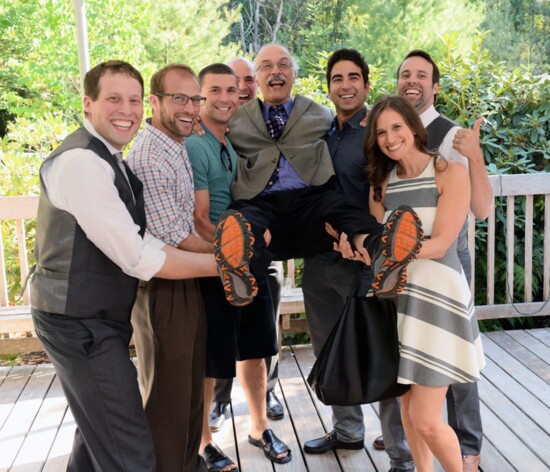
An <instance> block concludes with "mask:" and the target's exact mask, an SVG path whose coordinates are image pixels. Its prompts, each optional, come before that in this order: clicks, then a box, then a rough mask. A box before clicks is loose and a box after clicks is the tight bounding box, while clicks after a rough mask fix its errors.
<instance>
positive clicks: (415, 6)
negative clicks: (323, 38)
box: [347, 0, 482, 73]
mask: <svg viewBox="0 0 550 472" xmlns="http://www.w3.org/2000/svg"><path fill="white" fill-rule="evenodd" d="M480 10H481V9H480V7H479V6H477V4H476V3H471V2H457V1H456V0H425V1H420V2H419V1H414V0H395V1H389V2H388V1H386V0H364V1H358V2H355V5H354V6H353V7H350V8H349V10H348V13H347V16H348V25H349V26H348V28H349V29H348V31H349V37H348V42H347V45H348V46H349V47H356V48H358V49H359V50H361V51H362V52H363V53H364V54H365V57H366V58H367V60H368V62H369V64H375V65H377V66H381V67H383V68H384V69H385V70H386V71H389V72H390V73H395V72H394V71H395V70H396V69H397V66H398V65H399V63H400V61H401V59H402V58H403V57H405V55H406V54H407V52H409V51H410V50H412V49H424V50H426V51H430V53H433V54H437V52H438V51H439V48H440V47H441V38H442V37H450V38H453V40H454V44H455V45H456V48H457V50H458V51H461V52H466V51H469V50H470V49H471V47H472V43H473V42H474V41H475V35H473V34H472V33H473V32H474V31H475V29H476V28H477V27H478V25H479V23H480V21H481V18H482V16H481V11H480Z"/></svg>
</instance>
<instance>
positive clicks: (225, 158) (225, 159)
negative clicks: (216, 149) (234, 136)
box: [220, 144, 233, 172]
mask: <svg viewBox="0 0 550 472" xmlns="http://www.w3.org/2000/svg"><path fill="white" fill-rule="evenodd" d="M220 159H221V161H222V164H223V167H224V169H225V170H226V171H228V172H233V164H232V163H231V156H230V155H229V151H228V150H227V148H226V147H225V144H222V147H221V149H220Z"/></svg>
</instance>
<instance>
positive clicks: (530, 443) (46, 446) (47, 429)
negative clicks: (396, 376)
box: [0, 329, 550, 472]
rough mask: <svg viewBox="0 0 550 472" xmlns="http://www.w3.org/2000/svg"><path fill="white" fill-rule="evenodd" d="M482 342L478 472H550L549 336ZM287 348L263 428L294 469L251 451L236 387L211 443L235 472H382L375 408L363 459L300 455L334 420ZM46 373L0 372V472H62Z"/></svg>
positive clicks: (305, 361)
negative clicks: (272, 413)
mask: <svg viewBox="0 0 550 472" xmlns="http://www.w3.org/2000/svg"><path fill="white" fill-rule="evenodd" d="M531 338H532V339H531ZM483 343H484V347H485V351H486V356H487V367H486V368H485V369H484V370H483V373H482V375H483V377H482V380H481V382H480V398H481V414H482V420H483V427H484V433H485V437H484V443H483V450H482V455H481V468H482V470H483V472H533V471H535V472H538V471H550V448H548V445H549V444H550V404H549V403H550V398H549V395H548V394H549V392H550V385H549V384H548V382H547V381H545V380H544V378H546V377H545V375H547V374H548V372H549V371H550V364H548V359H547V358H543V357H542V356H541V355H543V356H544V355H546V352H547V351H546V350H547V349H550V330H548V329H537V330H528V331H517V332H512V333H491V334H489V335H485V334H484V335H483ZM292 349H294V352H295V354H293V353H292V352H291V351H290V350H289V349H285V350H284V351H283V354H282V360H281V364H280V380H279V384H278V386H277V395H278V396H279V398H280V399H281V400H282V401H283V402H284V404H285V410H286V414H285V418H284V419H283V420H281V421H273V422H270V424H271V427H272V428H273V430H274V431H275V433H276V434H277V435H278V436H279V437H280V438H281V439H283V440H284V441H285V442H286V443H287V444H288V445H289V446H290V447H291V448H292V452H293V460H292V461H291V462H290V463H289V464H286V465H281V466H279V465H276V466H274V465H272V464H271V462H270V461H268V460H267V459H266V458H265V457H264V456H263V453H262V451H260V450H259V449H257V448H254V447H253V446H251V445H249V444H248V441H247V436H248V433H249V428H250V420H249V417H248V408H247V406H246V401H245V399H244V393H243V391H242V389H241V387H240V386H239V385H238V383H237V382H236V383H235V387H234V390H233V402H232V408H233V410H232V415H231V417H230V419H229V420H228V421H226V423H225V425H224V426H223V428H222V430H221V431H220V432H218V433H215V434H214V441H215V442H216V443H218V444H219V445H220V447H222V449H223V450H224V451H225V452H226V453H228V454H229V455H230V456H231V457H232V458H234V459H237V460H238V463H239V466H240V470H241V472H359V471H361V472H363V471H365V472H366V471H376V472H386V471H387V470H388V469H389V461H388V458H387V455H386V453H385V452H383V451H375V450H374V449H373V448H372V446H371V444H372V440H373V439H374V438H375V437H376V436H377V435H378V434H379V432H380V424H379V419H378V408H377V405H376V404H373V405H364V406H363V412H364V417H365V420H364V421H365V426H366V434H365V445H366V447H365V449H364V450H360V451H338V452H337V453H333V452H330V453H327V454H320V455H309V454H304V452H303V451H302V447H303V444H304V442H305V441H307V440H310V439H313V438H316V437H321V436H322V435H323V434H325V432H326V431H327V430H330V429H332V418H331V410H330V408H329V407H327V406H325V405H323V404H321V403H320V402H319V401H318V400H317V399H316V398H315V396H314V395H312V393H311V391H310V389H309V387H308V386H306V381H305V377H307V374H308V373H309V371H310V369H311V366H312V364H313V362H314V357H313V352H312V350H311V348H310V347H295V348H292ZM508 351H510V352H508ZM535 358H536V359H539V360H541V361H544V364H545V365H547V368H546V369H547V370H544V364H541V363H540V362H538V361H537V362H536V363H533V362H531V361H532V360H533V359H535ZM536 359H535V360H536ZM533 365H535V366H536V367H537V368H538V369H539V372H538V373H535V372H534V371H532V370H531V368H532V367H533ZM540 369H542V371H540ZM33 371H34V375H33ZM48 372H50V373H49V374H48ZM51 372H52V367H51V365H45V366H38V367H36V368H35V367H34V366H24V367H13V368H11V367H9V368H3V369H0V382H2V378H3V379H4V380H3V382H2V383H0V425H3V426H0V428H2V429H0V439H1V441H0V470H1V471H4V470H10V472H31V471H32V472H34V471H35V470H36V471H37V472H38V471H39V470H42V472H61V471H63V470H65V469H66V464H67V461H68V458H69V454H70V450H71V447H72V441H73V436H74V430H75V424H74V419H73V417H72V415H71V413H70V411H69V410H68V409H66V410H64V409H65V408H66V406H65V403H64V402H65V400H64V397H62V393H61V390H60V388H59V384H58V381H57V379H56V380H55V381H54V382H53V383H51V384H50V385H49V384H48V381H47V380H46V378H47V376H48V375H50V377H51V375H52V374H51ZM539 374H543V375H539ZM48 385H49V387H48ZM63 411H66V412H65V414H64V416H63ZM16 418H18V419H21V420H22V421H16ZM61 418H63V419H62V420H61ZM61 421H62V423H61V426H60V427H59V426H58V425H59V423H60V422H61ZM15 423H17V424H15ZM57 428H59V429H58V430H57ZM6 434H8V437H6ZM25 436H26V438H25ZM8 443H9V446H6V445H7V444H8ZM6 452H7V455H6ZM46 456H47V458H46V459H45V457H46ZM44 461H45V463H44ZM7 463H9V465H7V466H6V465H5V464H7ZM12 464H13V465H12ZM41 464H44V466H43V468H42V469H40V467H41ZM437 470H441V469H440V468H439V469H437Z"/></svg>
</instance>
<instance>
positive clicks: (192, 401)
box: [128, 64, 213, 472]
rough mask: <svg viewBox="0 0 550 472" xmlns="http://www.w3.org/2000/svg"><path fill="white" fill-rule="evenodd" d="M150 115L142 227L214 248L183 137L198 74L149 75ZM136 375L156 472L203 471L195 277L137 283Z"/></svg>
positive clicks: (138, 158)
mask: <svg viewBox="0 0 550 472" xmlns="http://www.w3.org/2000/svg"><path fill="white" fill-rule="evenodd" d="M149 101H150V104H151V108H152V110H153V117H152V118H151V119H148V120H147V123H146V125H145V129H144V130H143V131H142V132H141V133H140V134H139V135H138V136H137V138H136V140H135V142H134V145H133V146H132V149H131V151H130V154H129V157H128V164H129V166H130V167H131V168H132V170H133V171H134V172H135V174H136V175H137V176H138V177H139V178H140V179H141V180H142V182H143V185H144V189H143V193H144V199H145V212H146V215H147V229H148V230H149V231H150V232H151V233H152V234H153V235H154V236H156V237H157V238H159V239H161V240H163V241H164V242H165V243H167V244H170V245H172V246H175V247H179V248H180V249H186V250H188V251H192V252H198V253H212V252H213V246H212V243H211V242H207V241H205V240H204V239H202V238H201V237H200V236H198V235H197V234H196V232H195V225H194V222H193V211H194V209H195V200H194V191H193V175H192V169H191V163H190V162H189V159H188V157H187V152H186V149H185V145H184V139H185V138H186V137H188V136H190V135H191V133H192V130H193V125H194V123H195V119H196V117H197V116H198V114H199V109H200V105H201V104H203V103H204V101H205V99H204V98H203V97H201V95H200V88H199V82H198V79H197V76H196V75H195V73H194V72H193V70H192V69H191V68H189V67H188V66H186V65H183V64H171V65H168V66H166V67H164V68H162V69H160V70H159V71H158V72H156V73H155V74H153V76H152V77H151V95H150V97H149ZM132 323H133V326H134V330H135V335H134V339H135V343H136V352H137V356H138V361H139V376H140V382H141V385H142V394H143V401H144V406H145V412H146V414H147V418H148V420H149V424H150V427H151V431H152V433H153V440H154V444H155V452H156V457H157V470H158V472H172V471H178V472H181V471H183V472H195V471H199V470H200V471H204V470H206V466H205V464H204V462H203V459H202V458H201V457H200V456H199V454H198V453H199V445H200V440H201V425H202V412H203V387H204V373H205V363H206V317H205V313H204V306H203V301H202V296H201V292H200V288H199V283H198V280H197V279H188V280H182V281H177V282H175V283H174V282H172V281H168V280H162V279H156V278H153V279H151V280H150V281H149V282H142V283H141V285H140V289H139V291H138V297H137V300H136V303H135V305H134V309H133V312H132Z"/></svg>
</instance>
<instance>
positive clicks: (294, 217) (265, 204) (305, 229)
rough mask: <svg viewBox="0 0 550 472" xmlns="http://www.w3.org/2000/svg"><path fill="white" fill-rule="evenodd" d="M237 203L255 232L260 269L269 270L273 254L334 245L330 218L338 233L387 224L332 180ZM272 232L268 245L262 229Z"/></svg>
mask: <svg viewBox="0 0 550 472" xmlns="http://www.w3.org/2000/svg"><path fill="white" fill-rule="evenodd" d="M232 207H233V208H235V209H237V210H239V211H240V212H241V213H242V214H243V215H244V217H245V218H246V219H247V220H248V221H249V222H250V224H251V226H252V231H253V233H254V237H255V239H256V240H255V243H254V257H253V258H252V261H251V266H252V271H253V272H254V274H255V275H258V276H261V275H264V274H265V273H266V271H267V268H268V266H269V263H270V262H271V260H286V259H292V258H297V257H312V256H315V255H317V254H320V253H322V252H325V251H328V250H331V249H332V243H333V242H334V239H333V238H332V237H330V236H329V235H328V234H327V232H326V231H325V223H326V222H328V223H330V224H331V225H332V226H333V227H334V228H335V229H336V230H337V231H338V232H339V233H340V232H345V233H347V234H348V236H350V237H351V236H353V235H355V234H359V233H366V234H377V233H380V232H381V229H382V225H380V223H378V222H377V221H376V219H375V218H374V217H373V216H372V215H371V214H370V213H369V212H368V211H367V210H365V209H364V208H361V206H360V205H359V203H357V202H356V201H355V200H354V199H353V198H351V197H349V196H347V195H344V194H342V193H340V192H338V191H337V190H335V189H334V188H333V184H332V181H329V182H327V183H326V184H325V185H322V186H318V187H307V188H301V189H294V190H284V191H281V192H273V193H269V194H261V195H258V196H256V197H254V198H253V199H251V200H238V201H236V202H234V203H233V205H232ZM266 229H269V231H270V232H271V242H270V244H269V247H266V245H265V241H264V238H263V234H264V232H265V230H266Z"/></svg>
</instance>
